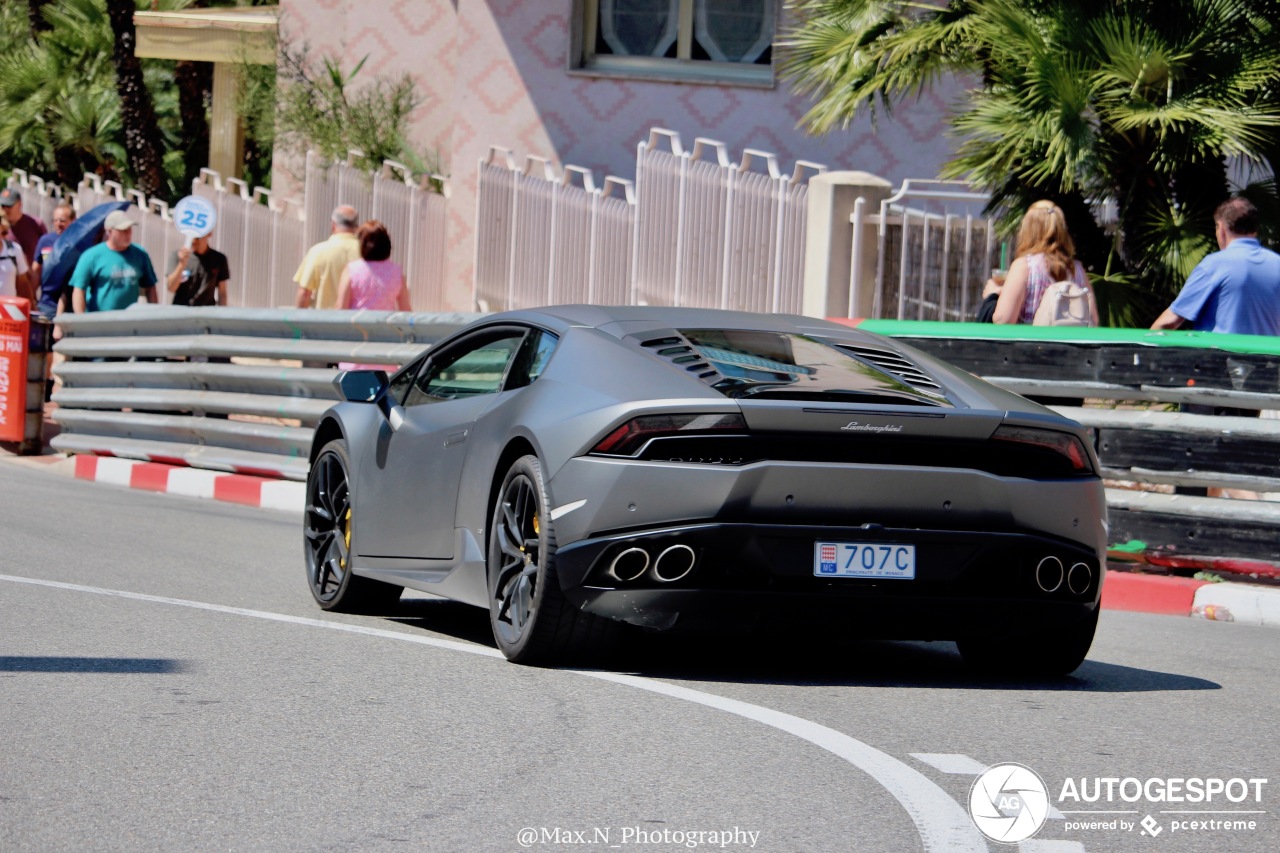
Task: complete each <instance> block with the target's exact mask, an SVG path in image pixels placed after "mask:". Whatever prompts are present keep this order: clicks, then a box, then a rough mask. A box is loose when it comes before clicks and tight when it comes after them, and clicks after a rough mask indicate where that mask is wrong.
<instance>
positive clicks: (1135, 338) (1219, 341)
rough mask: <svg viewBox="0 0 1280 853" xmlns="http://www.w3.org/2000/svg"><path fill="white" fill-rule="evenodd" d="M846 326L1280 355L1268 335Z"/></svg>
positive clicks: (905, 334)
mask: <svg viewBox="0 0 1280 853" xmlns="http://www.w3.org/2000/svg"><path fill="white" fill-rule="evenodd" d="M835 322H837V323H846V324H848V325H851V326H856V327H857V328H859V329H865V330H866V331H868V332H874V333H875V334H877V335H886V336H888V337H893V338H956V339H963V338H967V339H970V340H995V341H1052V342H1055V343H1065V344H1113V345H1114V344H1128V345H1130V346H1158V347H1185V348H1193V349H1216V350H1223V351H1226V352H1236V353H1250V354H1255V355H1276V356H1280V338H1273V337H1270V336H1267V335H1222V334H1218V333H1217V332H1183V331H1172V332H1157V331H1153V330H1151V329H1111V328H1085V327H1070V326H1025V325H1022V324H1017V325H997V324H995V323H943V322H939V321H937V320H844V319H835Z"/></svg>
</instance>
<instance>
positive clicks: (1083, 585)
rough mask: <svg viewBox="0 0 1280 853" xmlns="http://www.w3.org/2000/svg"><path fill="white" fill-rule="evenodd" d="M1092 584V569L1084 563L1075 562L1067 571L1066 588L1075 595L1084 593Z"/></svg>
mask: <svg viewBox="0 0 1280 853" xmlns="http://www.w3.org/2000/svg"><path fill="white" fill-rule="evenodd" d="M1092 584H1093V569H1091V568H1089V566H1088V564H1086V563H1076V564H1075V565H1074V566H1072V567H1071V571H1069V572H1067V589H1069V590H1071V591H1072V592H1073V593H1074V594H1076V595H1084V594H1085V593H1086V592H1088V591H1089V587H1090V586H1091V585H1092Z"/></svg>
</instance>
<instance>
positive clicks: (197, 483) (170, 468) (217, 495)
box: [73, 454, 306, 512]
mask: <svg viewBox="0 0 1280 853" xmlns="http://www.w3.org/2000/svg"><path fill="white" fill-rule="evenodd" d="M73 461H74V462H75V476H76V477H78V478H79V479H81V480H93V481H94V482H97V483H109V484H111V485H115V486H126V487H128V488H131V489H145V490H147V491H152V492H164V493H166V494H170V495H185V496H187V497H192V498H207V499H211V500H219V501H229V502H231V503H238V504H244V505H245V506H253V507H260V508H262V509H276V510H283V511H285V512H302V510H303V508H304V507H305V506H306V484H305V483H299V482H296V481H293V480H276V479H272V478H269V477H255V476H252V475H250V474H224V473H222V472H220V471H209V470H206V469H203V468H183V467H179V466H175V465H165V464H163V463H160V462H139V461H136V460H133V459H120V458H118V457H114V456H90V455H88V454H80V455H77V456H76V457H75V459H74V460H73Z"/></svg>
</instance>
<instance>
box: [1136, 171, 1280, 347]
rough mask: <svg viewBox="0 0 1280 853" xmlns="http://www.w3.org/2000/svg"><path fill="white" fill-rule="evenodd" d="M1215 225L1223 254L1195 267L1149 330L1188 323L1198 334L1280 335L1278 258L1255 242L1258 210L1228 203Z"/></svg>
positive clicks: (1243, 202)
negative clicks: (1171, 302)
mask: <svg viewBox="0 0 1280 853" xmlns="http://www.w3.org/2000/svg"><path fill="white" fill-rule="evenodd" d="M1213 223H1214V234H1215V236H1216V237H1217V238H1218V248H1220V249H1221V250H1222V251H1220V252H1214V253H1213V254H1211V255H1207V256H1206V257H1205V258H1204V260H1202V261H1200V263H1199V264H1197V265H1196V268H1195V269H1194V270H1192V271H1191V276H1190V277H1189V278H1188V279H1187V283H1186V285H1184V286H1183V288H1182V292H1181V293H1179V294H1178V298H1177V299H1175V300H1173V304H1172V305H1170V306H1169V307H1168V308H1166V309H1165V311H1164V313H1163V314H1161V315H1160V316H1159V317H1158V318H1156V321H1155V322H1154V323H1152V324H1151V328H1153V329H1177V328H1179V327H1182V326H1183V325H1184V324H1186V325H1187V326H1188V327H1189V328H1191V329H1194V330H1196V331H1198V332H1227V333H1230V334H1237V335H1280V255H1277V254H1276V253H1275V252H1273V251H1271V250H1270V249H1264V248H1262V246H1261V244H1259V243H1258V236H1257V235H1258V209H1257V208H1256V207H1254V206H1253V203H1252V202H1250V201H1249V200H1248V199H1244V198H1240V197H1238V196H1237V197H1235V198H1229V199H1227V200H1226V201H1224V202H1223V203H1222V204H1220V205H1218V209H1217V210H1215V211H1214V213H1213Z"/></svg>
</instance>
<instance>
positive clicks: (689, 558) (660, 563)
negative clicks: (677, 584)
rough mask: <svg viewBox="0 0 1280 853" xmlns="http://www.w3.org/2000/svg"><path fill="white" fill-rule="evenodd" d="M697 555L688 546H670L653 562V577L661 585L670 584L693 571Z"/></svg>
mask: <svg viewBox="0 0 1280 853" xmlns="http://www.w3.org/2000/svg"><path fill="white" fill-rule="evenodd" d="M696 560H697V555H696V554H694V553H693V549H692V548H690V547H689V546H688V545H672V546H670V547H668V548H666V549H664V550H663V552H662V553H661V554H659V555H658V559H656V560H654V561H653V577H654V579H655V580H658V581H661V582H662V583H672V582H674V581H678V580H680V579H681V578H683V577H684V576H685V575H687V574H689V572H691V571H693V564H694V562H696Z"/></svg>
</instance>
